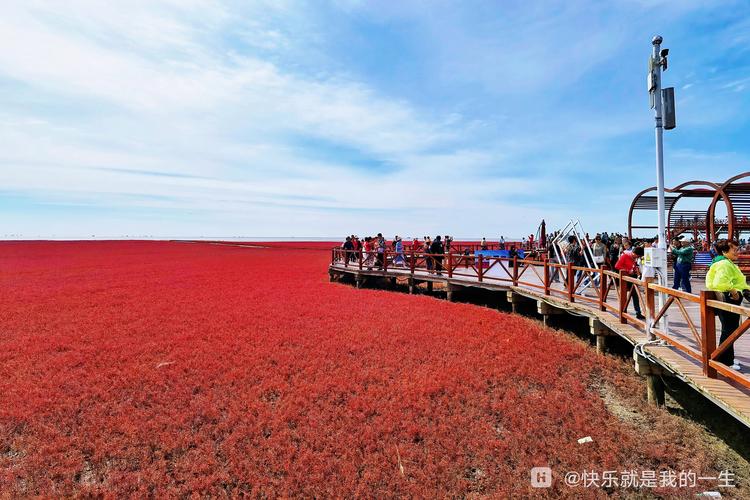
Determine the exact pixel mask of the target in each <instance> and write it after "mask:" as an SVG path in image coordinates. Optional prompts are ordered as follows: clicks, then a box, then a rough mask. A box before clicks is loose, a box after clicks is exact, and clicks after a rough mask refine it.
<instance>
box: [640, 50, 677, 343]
mask: <svg viewBox="0 0 750 500" xmlns="http://www.w3.org/2000/svg"><path fill="white" fill-rule="evenodd" d="M661 42H662V37H661V36H659V35H656V36H655V37H654V38H653V40H651V43H652V45H653V46H654V50H653V54H652V56H651V57H650V58H649V64H648V66H649V73H648V91H649V94H650V98H651V107H652V108H654V120H655V122H656V123H655V125H656V128H655V133H656V209H657V212H658V214H659V222H658V226H659V235H658V243H657V247H656V248H655V249H654V248H648V249H646V250H647V252H646V258H647V260H648V264H649V265H651V266H652V267H654V269H655V271H656V276H657V278H658V280H659V284H660V285H661V286H664V287H666V286H668V284H667V228H666V221H665V220H664V219H665V202H664V115H663V112H664V102H663V98H664V96H662V88H661V72H662V68H663V69H667V54H668V53H669V50H668V49H664V50H662V48H661ZM669 95H670V98H673V95H674V94H673V93H671V92H670V94H669ZM668 104H669V106H670V108H669V110H670V114H669V117H668V118H669V120H668V123H667V128H674V102H673V100H670V101H669V103H668ZM658 296H659V311H662V310H663V309H664V304H665V302H666V300H665V297H664V294H663V293H661V292H659V294H658ZM649 313H650V318H649V325H648V336H649V340H655V338H656V337H655V335H654V334H653V332H652V331H651V328H653V327H655V326H656V325H654V322H653V318H654V315H655V313H654V311H649ZM661 324H662V331H663V332H665V333H666V332H668V330H669V317H668V315H667V314H663V315H662V319H661Z"/></svg>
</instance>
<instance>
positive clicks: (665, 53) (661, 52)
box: [659, 49, 669, 57]
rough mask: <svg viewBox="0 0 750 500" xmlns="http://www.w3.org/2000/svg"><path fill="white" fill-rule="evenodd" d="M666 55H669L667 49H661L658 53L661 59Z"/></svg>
mask: <svg viewBox="0 0 750 500" xmlns="http://www.w3.org/2000/svg"><path fill="white" fill-rule="evenodd" d="M667 54H669V49H661V51H660V52H659V55H660V56H662V57H667Z"/></svg>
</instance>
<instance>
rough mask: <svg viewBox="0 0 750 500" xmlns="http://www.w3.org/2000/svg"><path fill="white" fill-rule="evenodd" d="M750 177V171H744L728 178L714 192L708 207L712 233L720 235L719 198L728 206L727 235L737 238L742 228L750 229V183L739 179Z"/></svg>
mask: <svg viewBox="0 0 750 500" xmlns="http://www.w3.org/2000/svg"><path fill="white" fill-rule="evenodd" d="M746 177H750V172H743V173H741V174H737V175H735V176H734V177H730V178H729V179H727V180H726V181H725V182H724V183H723V184H722V185H721V186H719V188H718V189H717V191H716V193H715V194H714V197H713V199H712V200H711V205H710V206H709V209H708V216H709V222H710V224H711V233H712V234H713V235H715V236H717V237H718V228H716V205H717V203H718V202H719V198H723V199H724V203H725V204H726V206H727V236H728V237H729V238H731V239H737V236H738V235H739V233H740V232H741V231H742V229H746V230H747V229H750V183H747V182H743V183H738V182H737V181H738V180H740V179H743V178H746Z"/></svg>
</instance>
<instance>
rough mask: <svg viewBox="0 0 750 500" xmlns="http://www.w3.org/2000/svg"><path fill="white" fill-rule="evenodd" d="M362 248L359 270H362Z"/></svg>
mask: <svg viewBox="0 0 750 500" xmlns="http://www.w3.org/2000/svg"><path fill="white" fill-rule="evenodd" d="M362 253H363V251H362V249H360V250H359V270H360V271H361V270H362Z"/></svg>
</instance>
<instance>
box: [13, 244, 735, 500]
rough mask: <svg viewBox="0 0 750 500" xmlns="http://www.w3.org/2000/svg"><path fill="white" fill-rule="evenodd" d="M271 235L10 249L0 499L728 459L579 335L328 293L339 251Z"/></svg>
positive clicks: (486, 479) (410, 489) (455, 482)
mask: <svg viewBox="0 0 750 500" xmlns="http://www.w3.org/2000/svg"><path fill="white" fill-rule="evenodd" d="M269 246H270V247H271V248H261V249H259V248H243V247H237V246H219V245H209V244H204V243H199V244H185V243H170V242H89V243H2V244H0V290H2V294H0V491H2V492H3V494H4V495H8V496H18V495H29V496H31V495H42V496H58V495H88V494H100V493H102V494H107V495H110V494H111V495H117V496H119V495H138V496H140V495H148V494H151V495H158V496H164V495H170V496H171V495H186V494H189V493H191V492H195V493H198V494H201V495H203V494H212V495H219V494H225V493H228V494H231V495H239V494H243V493H244V494H248V495H251V496H277V495H278V496H316V497H324V496H325V497H327V496H336V497H342V496H346V497H352V496H366V497H383V496H388V497H393V496H417V497H446V496H469V495H475V494H479V495H488V496H492V497H507V496H529V495H539V494H541V495H547V496H570V497H581V496H596V495H601V494H603V493H604V490H601V489H599V490H596V489H588V490H585V489H582V488H578V489H573V488H569V487H566V486H565V485H564V484H562V482H561V480H560V476H555V477H556V481H555V483H554V484H553V487H552V488H551V489H546V490H538V489H533V488H531V486H530V481H529V479H530V475H529V474H530V469H531V468H532V467H534V466H540V465H542V466H544V465H549V466H550V467H552V468H553V470H554V471H555V473H556V474H562V473H564V472H565V471H582V470H583V469H587V470H592V469H593V470H598V471H603V470H617V471H622V470H630V469H634V470H638V471H641V470H656V471H658V470H664V469H673V470H693V471H696V472H699V473H703V474H707V475H716V474H718V472H719V470H721V469H722V468H726V467H725V465H726V460H727V459H726V456H725V455H722V454H720V453H718V452H717V451H715V450H714V449H713V448H711V447H709V446H707V445H706V444H705V438H704V437H703V435H702V434H701V433H700V431H699V430H698V429H697V427H696V426H694V425H691V424H689V423H686V422H684V421H682V420H680V419H677V418H674V417H671V416H670V415H667V414H666V413H665V412H663V411H660V410H654V409H650V408H648V407H646V406H645V405H644V404H642V402H641V400H642V396H641V391H642V386H641V385H640V384H639V382H638V380H637V379H635V378H634V377H633V376H632V375H631V373H630V370H629V369H627V368H626V367H624V366H623V365H622V363H621V362H619V361H617V360H614V359H611V358H605V357H601V356H597V355H596V354H595V352H593V351H592V350H591V349H589V348H587V347H586V346H585V345H583V344H581V343H579V342H577V341H574V340H572V339H571V338H569V337H567V336H566V335H565V334H562V333H559V332H554V331H552V330H548V329H544V328H542V327H541V326H540V325H539V324H538V323H536V322H533V321H530V320H527V319H524V318H521V317H517V316H512V315H508V314H504V313H501V312H498V311H494V310H490V309H485V308H481V307H477V306H472V305H468V304H455V303H447V302H444V301H437V300H435V299H432V298H430V297H427V296H409V295H406V294H398V293H393V292H385V291H376V290H356V289H354V288H353V287H349V286H346V285H341V284H331V283H328V276H327V269H326V266H327V263H328V260H329V258H330V252H329V251H328V250H327V248H328V247H329V245H312V246H310V247H307V249H305V250H301V249H299V248H298V247H299V245H298V244H295V245H292V246H290V247H285V246H284V245H282V244H278V243H274V244H271V245H269ZM602 388H607V389H608V390H612V391H615V393H616V394H617V396H616V397H618V398H620V400H621V402H625V403H627V404H629V405H631V406H632V407H633V409H634V412H636V413H637V418H633V419H630V420H626V419H622V418H621V417H618V416H617V415H615V414H613V413H612V412H611V411H610V410H609V409H608V407H607V405H605V401H604V400H603V399H602V397H601V391H602ZM584 436H591V437H592V439H593V442H591V443H586V444H584V445H581V444H578V442H577V440H578V439H579V438H581V437H584ZM704 489H706V488H704ZM697 491H703V490H699V489H696V490H691V491H690V492H685V491H683V492H679V494H686V493H695V492H697ZM743 491H744V489H743V488H740V489H738V490H736V491H734V494H741V493H742V492H743ZM637 492H638V490H634V489H630V490H620V489H613V490H612V493H614V494H631V495H632V494H634V493H637ZM657 493H660V494H666V495H669V494H677V493H676V492H674V491H672V490H660V489H657ZM725 493H726V492H725ZM730 493H732V492H730Z"/></svg>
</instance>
